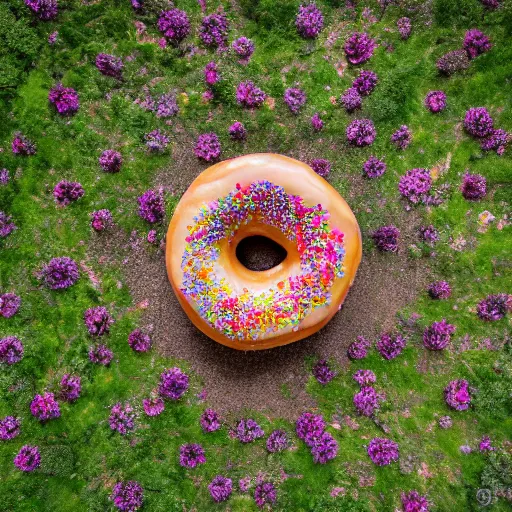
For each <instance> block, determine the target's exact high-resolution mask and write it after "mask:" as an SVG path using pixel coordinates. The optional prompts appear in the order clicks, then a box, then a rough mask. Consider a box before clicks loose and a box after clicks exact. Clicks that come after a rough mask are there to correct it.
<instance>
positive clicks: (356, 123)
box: [346, 119, 377, 147]
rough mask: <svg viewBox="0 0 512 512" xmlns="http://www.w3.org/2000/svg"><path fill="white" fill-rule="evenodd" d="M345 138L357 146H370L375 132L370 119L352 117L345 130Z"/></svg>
mask: <svg viewBox="0 0 512 512" xmlns="http://www.w3.org/2000/svg"><path fill="white" fill-rule="evenodd" d="M346 135H347V140H348V141H349V143H350V144H353V145H354V146H357V147H363V146H370V145H371V144H373V141H374V140H375V136H376V135H377V132H376V130H375V126H374V124H373V122H372V121H371V120H370V119H354V120H353V121H352V122H351V123H350V124H349V125H348V126H347V130H346Z"/></svg>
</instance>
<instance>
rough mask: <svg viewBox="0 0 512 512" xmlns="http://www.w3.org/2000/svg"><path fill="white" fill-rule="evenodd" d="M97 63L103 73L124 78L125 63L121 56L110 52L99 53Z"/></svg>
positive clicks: (119, 78)
mask: <svg viewBox="0 0 512 512" xmlns="http://www.w3.org/2000/svg"><path fill="white" fill-rule="evenodd" d="M95 64H96V67H97V68H98V71H99V72H100V73H101V74H102V75H105V76H111V77H112V78H117V79H118V80H121V79H122V78H123V68H124V64H123V59H121V58H120V57H116V56H115V55H109V54H108V53H98V55H96V62H95Z"/></svg>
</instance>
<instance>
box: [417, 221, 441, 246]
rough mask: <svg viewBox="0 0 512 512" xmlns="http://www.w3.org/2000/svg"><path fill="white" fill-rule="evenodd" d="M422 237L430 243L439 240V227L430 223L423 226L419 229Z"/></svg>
mask: <svg viewBox="0 0 512 512" xmlns="http://www.w3.org/2000/svg"><path fill="white" fill-rule="evenodd" d="M419 234H420V238H421V240H422V241H423V242H427V243H428V244H430V245H433V244H434V243H436V242H438V241H439V232H438V231H437V229H436V228H435V227H434V226H433V225H432V224H430V225H429V226H421V227H420V229H419Z"/></svg>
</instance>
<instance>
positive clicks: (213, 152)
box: [194, 132, 222, 162]
mask: <svg viewBox="0 0 512 512" xmlns="http://www.w3.org/2000/svg"><path fill="white" fill-rule="evenodd" d="M221 152H222V149H221V147H220V141H219V137H217V134H216V133H213V132H210V133H203V134H201V135H199V137H198V138H197V142H196V146H195V148H194V153H195V154H196V156H197V158H199V159H201V160H204V161H205V162H213V161H215V160H217V159H218V158H219V157H220V154H221Z"/></svg>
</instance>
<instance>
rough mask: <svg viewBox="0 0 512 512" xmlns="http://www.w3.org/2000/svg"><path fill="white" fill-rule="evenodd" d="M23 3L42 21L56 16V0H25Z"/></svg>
mask: <svg viewBox="0 0 512 512" xmlns="http://www.w3.org/2000/svg"><path fill="white" fill-rule="evenodd" d="M25 5H26V6H27V7H28V8H29V9H30V10H31V11H32V12H33V13H34V14H36V15H37V17H38V18H39V19H40V20H42V21H49V20H53V19H54V18H56V17H57V13H58V5H57V0H25Z"/></svg>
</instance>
